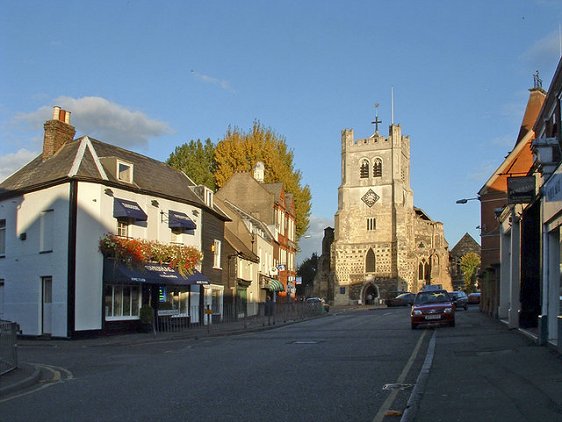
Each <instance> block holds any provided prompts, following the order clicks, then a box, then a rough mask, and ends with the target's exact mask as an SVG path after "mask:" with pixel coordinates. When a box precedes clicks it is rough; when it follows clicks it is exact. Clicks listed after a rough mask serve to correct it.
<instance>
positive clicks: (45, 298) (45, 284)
mask: <svg viewBox="0 0 562 422" xmlns="http://www.w3.org/2000/svg"><path fill="white" fill-rule="evenodd" d="M41 284H42V286H41V287H42V292H43V294H42V318H41V319H42V329H41V332H42V334H51V325H52V324H51V323H52V302H53V278H52V277H41Z"/></svg>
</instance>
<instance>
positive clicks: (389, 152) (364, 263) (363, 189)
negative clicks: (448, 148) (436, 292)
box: [323, 118, 452, 305]
mask: <svg viewBox="0 0 562 422" xmlns="http://www.w3.org/2000/svg"><path fill="white" fill-rule="evenodd" d="M374 123H375V124H376V129H375V133H374V134H373V135H371V136H370V137H369V138H365V139H358V140H355V139H354V137H353V130H352V129H344V130H343V131H342V138H341V184H340V186H339V189H338V210H337V212H336V215H335V228H334V239H333V242H332V244H331V248H330V258H329V259H330V275H329V279H328V280H326V281H327V282H325V283H324V285H325V286H326V287H327V289H326V290H327V291H326V297H327V299H329V300H330V301H333V303H334V304H337V305H338V304H342V305H343V304H371V303H378V302H379V301H380V300H383V299H385V298H388V297H394V296H395V295H396V294H397V292H402V291H410V292H418V291H419V290H420V289H421V288H422V287H423V286H424V285H428V284H440V285H442V287H443V288H444V289H447V290H451V289H452V284H451V276H450V274H449V252H448V244H447V241H446V240H445V236H444V232H443V224H442V223H440V222H437V221H433V220H432V219H431V218H429V216H428V215H427V214H426V213H425V212H424V211H422V210H421V209H419V208H416V207H414V193H413V191H412V188H411V186H410V138H409V137H408V136H404V135H402V132H401V128H400V125H397V124H391V125H390V127H389V134H388V137H385V136H382V135H380V134H379V132H378V124H379V123H380V121H378V118H377V119H376V121H375V122H374ZM323 253H324V251H323Z"/></svg>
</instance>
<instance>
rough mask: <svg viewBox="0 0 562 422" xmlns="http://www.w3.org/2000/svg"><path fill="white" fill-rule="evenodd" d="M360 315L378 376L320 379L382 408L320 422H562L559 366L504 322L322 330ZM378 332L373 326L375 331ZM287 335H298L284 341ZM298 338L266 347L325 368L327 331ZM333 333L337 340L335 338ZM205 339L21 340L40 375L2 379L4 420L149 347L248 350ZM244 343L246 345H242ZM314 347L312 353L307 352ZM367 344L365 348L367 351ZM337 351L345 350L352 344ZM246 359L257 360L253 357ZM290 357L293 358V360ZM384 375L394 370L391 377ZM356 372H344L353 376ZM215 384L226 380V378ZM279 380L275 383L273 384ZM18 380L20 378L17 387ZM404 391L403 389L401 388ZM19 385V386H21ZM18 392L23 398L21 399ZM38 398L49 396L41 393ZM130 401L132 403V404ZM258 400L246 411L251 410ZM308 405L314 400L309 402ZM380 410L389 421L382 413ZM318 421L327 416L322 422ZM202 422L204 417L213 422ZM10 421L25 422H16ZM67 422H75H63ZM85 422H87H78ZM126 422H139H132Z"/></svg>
mask: <svg viewBox="0 0 562 422" xmlns="http://www.w3.org/2000/svg"><path fill="white" fill-rule="evenodd" d="M353 314H356V315H358V316H360V317H361V318H362V319H361V321H362V322H361V324H359V326H361V327H363V328H367V329H368V331H361V332H360V330H359V328H357V330H358V331H357V333H358V334H359V335H361V336H362V337H365V335H370V336H371V338H370V341H371V343H370V344H371V346H369V347H371V348H372V351H371V352H369V353H366V352H365V353H362V354H360V356H362V358H360V359H356V361H357V364H359V365H365V363H367V364H368V360H372V364H371V365H370V366H374V367H375V368H378V370H374V371H373V373H372V375H371V376H369V377H363V376H362V375H358V374H362V372H357V373H356V374H355V375H354V376H355V377H358V378H357V379H356V380H355V382H354V380H353V379H350V380H343V379H341V377H342V376H343V375H344V373H343V372H340V373H339V374H340V375H339V378H338V377H337V378H336V379H333V378H330V379H329V380H328V378H323V376H322V375H320V376H319V378H318V381H319V382H322V384H326V383H327V382H328V381H329V382H330V383H331V384H332V385H331V386H330V385H328V386H325V385H323V387H322V389H321V390H322V391H323V394H324V396H325V397H328V398H329V397H332V396H330V394H331V392H330V391H331V390H334V389H336V394H335V395H334V396H333V397H334V398H332V399H329V400H330V401H331V402H333V401H334V400H335V398H336V397H338V396H341V397H345V394H343V395H342V394H339V395H338V393H337V389H342V388H346V386H347V389H349V388H350V386H357V388H363V389H367V388H369V384H370V383H372V384H373V385H374V390H373V391H374V394H373V395H372V401H373V402H375V401H376V405H375V404H374V403H373V404H372V405H370V407H368V408H366V409H363V410H361V411H358V412H348V410H349V409H344V408H343V407H342V410H341V414H339V415H338V414H336V413H333V412H332V413H330V417H329V418H323V419H322V418H321V419H322V420H346V421H348V420H371V421H373V420H379V421H381V420H382V421H385V422H386V421H396V420H399V419H400V420H403V421H414V420H415V421H421V422H424V421H514V422H517V421H558V420H560V421H562V361H561V356H560V355H559V354H558V353H557V352H556V351H555V350H554V349H553V348H552V347H540V346H537V345H536V344H535V342H534V339H533V338H532V337H531V336H529V335H525V334H524V333H522V332H520V331H518V330H510V329H508V328H507V326H506V325H504V324H503V323H502V322H500V321H497V320H493V319H490V318H488V317H487V316H486V315H483V314H481V313H480V312H479V311H478V309H477V308H475V307H471V308H469V310H468V311H467V312H465V311H458V312H457V315H456V316H457V326H456V327H455V328H449V327H442V328H441V327H440V328H435V329H434V328H425V329H424V328H422V329H418V330H414V331H412V330H410V329H409V321H408V319H407V317H408V310H407V309H406V308H388V309H386V308H382V309H376V310H375V309H371V310H369V311H366V310H365V308H361V309H359V310H355V311H353V310H350V311H348V312H345V313H343V312H338V311H337V310H336V311H335V312H331V313H330V314H328V315H326V316H325V318H324V319H325V321H326V324H328V325H326V324H324V325H321V326H322V327H324V329H325V330H327V329H328V327H329V326H332V325H333V323H334V321H337V320H338V318H341V317H342V316H346V315H347V317H349V316H350V315H353ZM369 315H370V316H372V317H374V318H371V319H372V320H373V321H374V320H375V319H376V320H377V321H379V322H380V323H374V322H373V321H371V320H369ZM365 318H366V319H365ZM357 321H359V320H357ZM309 323H310V322H308V323H307V322H305V323H304V324H305V325H303V326H302V327H306V324H309ZM340 323H342V321H340ZM357 323H358V322H357ZM372 323H373V324H374V325H370V324H372ZM377 324H378V325H377ZM402 324H403V326H402ZM299 325H301V324H296V326H299ZM296 326H295V327H296ZM310 327H312V328H310V329H314V327H316V325H314V324H313V325H311V326H310ZM223 328H224V330H225V331H223V332H220V331H218V329H217V331H216V332H215V333H214V335H221V336H225V335H226V336H228V335H229V332H228V330H226V327H223ZM340 328H341V327H340ZM363 328H361V330H363ZM287 329H290V330H291V331H290V332H284V331H283V330H287ZM295 330H297V328H295ZM295 330H293V328H291V327H288V326H283V327H281V329H280V330H278V329H274V330H271V331H269V332H268V334H267V333H266V337H267V336H270V339H269V340H268V341H267V342H266V343H265V344H267V343H270V342H275V341H278V345H279V346H281V345H285V343H287V341H286V340H287V339H288V338H301V340H300V341H301V342H302V344H300V345H299V346H297V347H302V348H303V349H306V348H308V349H309V350H310V351H311V353H313V357H314V356H315V358H314V359H312V361H311V362H314V360H317V361H319V360H320V358H321V357H322V356H323V355H322V354H317V353H319V350H321V349H320V348H319V347H318V346H319V345H320V344H321V343H315V342H316V340H318V339H320V340H321V339H322V338H325V337H326V336H327V335H328V334H327V331H324V332H323V331H322V330H320V331H318V332H317V333H316V335H315V336H312V337H311V335H307V336H306V337H298V336H297V337H295V336H296V334H295V333H296V332H297V331H295ZM318 330H319V328H318ZM332 331H334V332H335V330H332ZM371 331H373V333H374V332H375V331H377V333H378V334H372V335H371V334H369V333H370V332H371ZM385 331H386V334H385ZM342 332H343V331H340V333H339V334H338V336H341V335H342V334H341V333H342ZM289 333H290V334H289ZM319 333H320V334H319ZM258 334H259V333H258ZM203 335H204V333H200V335H199V337H197V336H196V333H195V332H191V333H190V335H189V336H185V335H184V336H182V337H181V338H179V337H177V336H176V337H175V338H172V337H166V338H164V337H158V338H154V337H152V336H150V335H144V334H141V335H130V336H119V337H113V338H100V339H94V340H79V341H60V340H58V341H57V340H49V341H40V340H22V342H21V349H22V353H21V355H22V356H25V357H26V358H29V359H33V361H34V362H36V363H38V365H37V366H35V367H34V366H32V365H29V364H25V365H23V367H24V368H25V369H22V371H23V372H25V371H27V373H26V374H24V375H26V376H23V377H22V374H23V372H22V371H20V370H18V371H20V372H19V374H18V375H17V376H16V374H12V375H9V376H6V375H5V376H2V377H1V378H0V420H4V419H3V417H2V416H1V415H10V412H11V411H13V409H14V406H15V404H16V403H18V404H21V403H25V402H28V401H29V400H36V399H37V398H39V397H41V395H43V394H45V393H47V392H48V391H49V390H51V391H55V390H54V389H55V388H59V387H60V384H64V383H67V384H68V385H72V383H73V382H76V379H75V377H78V379H83V378H85V377H86V376H90V375H89V374H92V373H95V372H96V371H97V372H99V378H95V379H96V382H99V383H103V378H104V376H108V375H111V374H113V373H117V372H114V371H116V370H117V369H118V368H119V367H120V365H121V364H125V363H127V362H131V361H132V362H135V359H136V356H137V354H138V352H137V350H144V349H147V348H146V347H145V346H144V345H147V344H150V345H151V346H150V348H148V349H147V350H150V353H151V354H152V355H153V356H154V357H155V358H156V357H157V356H162V355H163V354H164V355H174V356H183V355H184V354H186V353H187V354H189V353H191V349H190V348H192V347H201V346H200V345H201V344H202V342H203V343H205V342H209V341H210V342H211V343H210V344H216V345H219V344H221V345H222V346H220V347H221V348H225V347H227V346H225V345H226V344H229V346H228V347H227V348H226V349H225V350H230V351H231V352H232V350H235V349H228V348H231V347H234V346H233V345H234V344H237V345H238V344H240V343H243V341H242V340H241V339H240V340H234V341H231V342H228V341H227V343H224V344H223V343H213V340H212V339H210V338H207V337H203ZM250 335H251V334H250ZM385 335H386V336H387V340H386V344H385V340H384V336H385ZM244 336H246V334H245V335H244ZM244 336H243V337H244ZM379 336H380V337H379ZM399 336H401V338H402V340H399ZM236 337H238V336H235V337H234V338H236ZM234 338H233V339H234ZM328 338H329V337H328ZM197 339H198V340H197ZM311 339H312V340H311ZM335 339H337V336H336V337H334V340H333V341H334V342H335V341H336V340H335ZM350 339H351V337H350V338H348V339H347V340H346V341H348V342H349V345H350V346H351V349H346V348H344V349H339V350H340V351H339V352H337V353H336V352H334V353H336V354H335V355H334V356H340V354H341V353H343V352H342V350H348V352H349V350H353V349H354V347H353V341H352V340H350ZM252 341H255V340H252ZM309 341H310V344H309V343H307V342H309ZM397 341H401V342H403V343H404V345H405V347H404V350H403V351H402V352H390V351H389V348H390V347H395V346H392V345H391V344H394V345H396V343H397ZM330 342H332V340H330ZM250 343H251V342H250ZM359 343H361V342H358V344H359ZM380 343H382V344H380ZM205 344H206V343H205ZM256 344H262V343H256ZM365 344H366V345H367V343H365ZM416 346H418V348H419V351H418V352H417V354H414V349H415V347H416ZM283 347H284V346H283ZM289 347H291V346H289ZM293 347H294V346H293ZM339 347H344V344H342V345H340V346H339ZM111 350H113V352H112V351H111ZM210 350H212V349H211V348H209V349H208V351H209V352H210ZM236 350H238V349H236ZM248 350H251V348H250V349H248ZM287 350H291V349H290V348H289V349H287ZM365 350H367V349H365ZM393 350H394V349H393ZM85 351H86V352H85ZM102 351H103V352H102ZM83 353H85V355H83ZM108 353H109V355H111V354H112V353H113V354H114V355H115V357H114V361H111V359H108ZM248 353H249V352H248ZM284 353H289V352H287V351H286V352H284ZM291 353H292V352H291ZM389 353H399V354H400V358H399V359H396V360H397V361H398V360H399V361H400V362H401V364H400V365H394V366H392V365H390V364H389V362H390V360H389V359H388V357H389ZM81 355H82V356H86V357H85V358H84V359H85V361H87V362H89V363H88V365H89V367H88V368H84V367H83V366H84V365H81V362H80V359H81V358H79V356H81ZM40 356H42V357H44V359H42V360H40V359H38V358H39V357H40ZM73 356H74V357H73ZM220 356H222V357H220ZM228 356H229V354H228V353H227V354H226V355H224V356H223V355H217V358H220V359H225V360H228V359H230V358H228ZM232 359H233V360H232V361H231V364H232V365H236V364H237V363H238V364H240V365H245V363H244V360H243V359H242V360H241V361H240V360H238V359H237V358H234V357H233V358H232ZM410 361H411V366H410V367H409V368H406V366H407V364H406V363H407V362H410ZM138 362H144V363H146V361H145V360H139V361H138ZM327 362H328V363H329V362H330V359H327V358H326V357H325V356H324V357H323V365H324V366H326V364H327ZM342 362H343V361H338V360H334V359H332V365H339V366H341V365H342ZM263 365H265V366H263V367H262V368H270V369H271V368H272V367H275V366H279V365H274V366H272V367H269V366H267V365H266V364H263ZM166 367H167V366H165V365H163V366H162V367H161V370H162V371H164V370H166V369H165V368H166ZM383 367H388V368H386V369H383ZM319 368H320V366H319ZM349 368H353V367H349ZM349 368H346V369H345V370H346V371H349V370H350V369H349ZM293 369H294V368H293V367H292V366H291V365H290V362H289V361H288V362H287V366H286V372H288V373H290V372H291V371H292V370H293ZM387 369H388V370H387ZM406 369H407V370H406ZM328 370H329V366H328ZM379 372H380V373H381V374H382V376H381V377H380V378H377V377H378V375H375V374H378V373H379ZM400 372H402V373H405V375H404V379H402V380H400V379H399V378H400ZM171 373H173V372H171ZM241 373H243V372H241ZM34 374H35V375H34ZM215 375H216V376H218V372H217V373H216V374H215ZM239 375H240V373H239V374H238V376H239ZM271 375H272V376H273V375H274V374H271ZM33 376H36V379H35V380H34V381H33V382H32V383H31V385H23V384H21V382H22V379H24V380H25V379H27V380H28V381H29V379H30V378H32V377H33ZM10 377H12V378H11V379H10ZM256 379H259V378H256ZM137 380H138V381H139V382H141V380H142V377H141V378H137ZM397 381H401V382H403V384H401V383H399V382H397ZM18 382H19V383H20V384H21V385H19V386H17V383H18ZM285 382H286V381H285ZM385 382H387V383H388V382H390V383H396V384H395V385H390V389H389V390H383V389H381V388H380V387H381V386H382V385H384V383H385ZM399 384H400V385H405V386H406V387H405V389H404V390H400V389H399V387H400V385H399ZM10 385H11V387H10ZM14 385H16V386H17V387H18V388H16V389H14V388H13V386H14ZM57 385H58V386H59V387H57ZM281 385H283V386H284V387H283V388H282V391H280V394H281V396H280V397H281V398H280V400H283V399H285V398H289V397H290V390H291V389H289V391H287V387H285V385H286V384H281ZM313 386H314V383H312V384H310V387H309V389H312V388H313ZM385 386H386V385H385ZM10 388H11V389H10ZM228 388H240V386H237V383H233V384H232V385H231V386H230V387H228ZM248 388H249V387H248V386H247V385H246V386H245V388H241V389H240V391H239V392H238V394H241V395H244V394H245V393H246V392H248V393H250V392H249V391H248ZM397 388H398V390H397ZM38 389H40V390H42V392H40V390H38ZM315 389H316V387H314V389H313V390H311V394H312V393H315ZM264 391H269V390H266V389H264V390H263V391H262V392H264ZM256 392H257V393H256ZM256 392H254V393H251V394H252V397H250V398H251V400H255V399H256V396H257V397H258V398H259V396H260V394H259V392H260V389H259V388H258V389H256ZM49 394H53V393H49ZM393 395H394V397H393ZM130 397H134V395H131V396H130ZM367 397H368V396H365V398H364V400H371V399H368V398H367ZM131 400H133V399H131ZM251 400H249V401H248V403H251ZM304 400H307V399H306V398H304ZM346 400H347V399H346ZM180 401H181V400H180ZM174 403H175V402H174ZM358 403H360V401H358ZM309 404H310V406H311V407H314V406H318V409H317V412H320V413H321V411H322V407H321V406H323V405H324V404H323V402H322V400H315V401H313V400H310V403H309ZM154 405H158V403H154ZM222 405H224V403H223V404H222ZM325 405H328V406H329V405H330V403H325ZM383 405H384V406H383ZM177 406H180V404H177ZM385 406H386V407H385ZM16 407H17V406H16ZM280 409H281V410H280ZM282 409H284V407H283V406H281V407H280V408H279V409H278V410H277V412H280V411H282ZM381 409H382V411H383V413H381ZM377 411H378V413H377ZM211 413H212V412H211ZM169 415H170V417H171V416H172V415H174V412H171V413H169ZM317 415H318V416H320V415H319V414H317ZM391 415H395V416H391ZM37 416H38V418H37V419H35V420H47V419H41V417H40V416H41V415H37ZM75 416H76V415H75ZM78 416H79V415H78ZM83 416H84V418H83V420H102V419H95V417H94V418H93V419H92V415H89V417H86V414H84V415H83ZM200 416H205V414H202V415H200ZM243 416H244V415H243V414H236V413H233V414H232V415H231V417H230V418H225V419H224V420H257V419H250V418H249V419H244V418H243ZM248 416H249V415H248ZM300 416H302V418H297V419H295V418H294V417H293V419H291V420H319V419H317V418H316V417H311V415H310V414H309V415H306V414H303V413H302V412H301V413H300ZM203 419H204V418H203ZM268 419H270V420H286V419H284V418H283V416H282V413H276V414H275V415H274V416H273V417H269V418H268ZM10 420H24V419H18V418H17V417H16V418H15V419H10ZM60 420H68V419H65V418H61V419H60ZM77 420H80V418H78V419H77ZM127 420H139V419H135V418H134V417H133V418H129V419H127ZM183 420H188V419H183ZM199 420H201V419H199ZM206 420H212V419H206ZM215 420H216V419H215Z"/></svg>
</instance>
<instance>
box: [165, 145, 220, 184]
mask: <svg viewBox="0 0 562 422" xmlns="http://www.w3.org/2000/svg"><path fill="white" fill-rule="evenodd" d="M214 155H215V146H214V145H213V143H212V142H211V140H210V139H209V138H207V139H206V140H205V143H203V142H201V140H200V139H198V140H197V141H193V140H191V141H189V142H188V143H185V144H183V145H180V146H178V147H176V149H175V151H174V152H172V153H171V154H170V157H169V158H168V160H167V161H166V163H167V164H168V165H170V166H171V167H174V168H175V169H177V170H181V171H183V172H184V173H185V174H186V175H187V176H189V178H190V179H191V180H193V181H194V182H195V184H197V185H205V186H207V187H208V188H210V189H212V190H213V191H214V190H215V187H216V186H215V176H214V168H215V165H214Z"/></svg>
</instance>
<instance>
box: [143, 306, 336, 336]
mask: <svg viewBox="0 0 562 422" xmlns="http://www.w3.org/2000/svg"><path fill="white" fill-rule="evenodd" d="M322 312H326V310H325V309H324V307H323V305H322V304H321V303H306V302H277V303H274V302H266V303H257V304H239V305H238V306H234V305H232V304H220V305H217V306H214V307H211V306H208V307H207V308H201V307H199V306H195V307H191V309H190V310H189V313H185V314H180V313H175V314H174V313H173V312H167V311H166V312H164V313H162V312H161V313H160V315H157V316H156V317H155V321H154V329H155V331H157V332H180V331H183V330H188V329H189V328H192V327H201V326H207V327H209V328H210V327H211V326H212V325H215V324H238V325H240V326H241V328H250V327H257V326H266V325H275V324H277V323H281V322H287V321H297V320H302V319H305V318H310V317H313V316H316V315H320V314H321V313H322Z"/></svg>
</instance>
